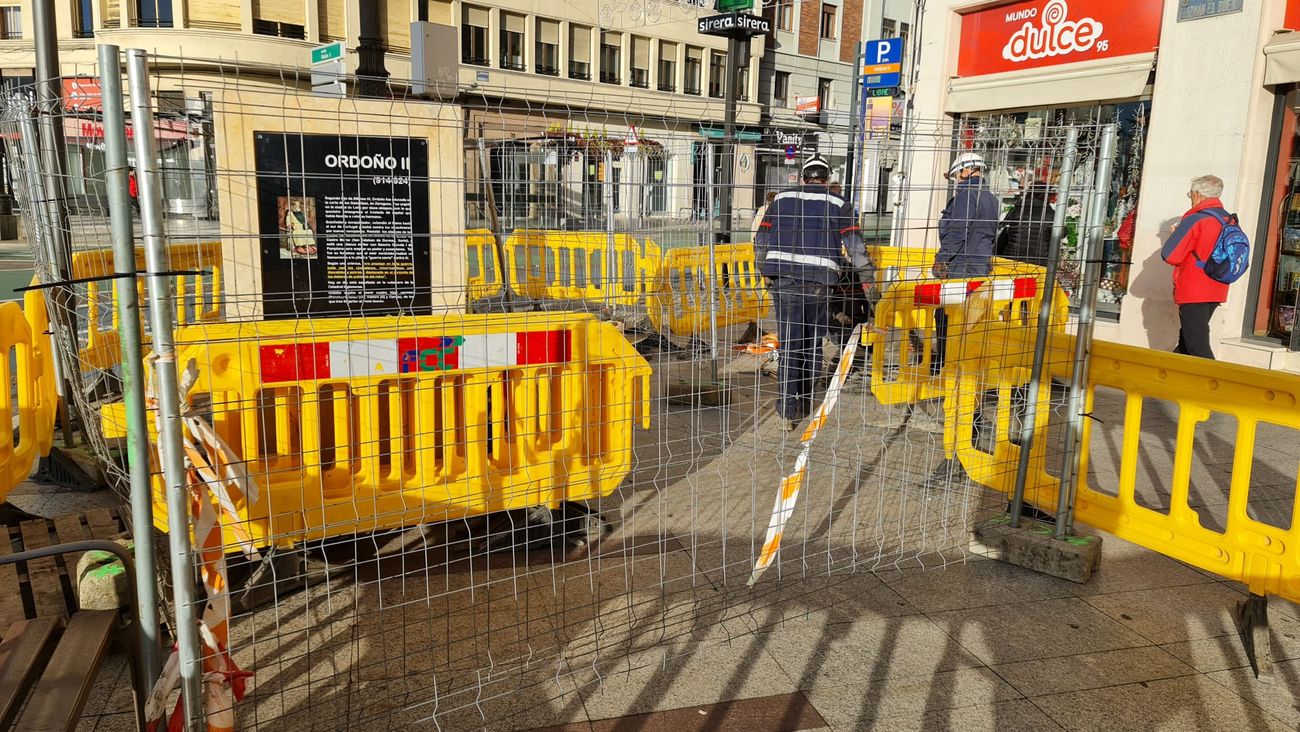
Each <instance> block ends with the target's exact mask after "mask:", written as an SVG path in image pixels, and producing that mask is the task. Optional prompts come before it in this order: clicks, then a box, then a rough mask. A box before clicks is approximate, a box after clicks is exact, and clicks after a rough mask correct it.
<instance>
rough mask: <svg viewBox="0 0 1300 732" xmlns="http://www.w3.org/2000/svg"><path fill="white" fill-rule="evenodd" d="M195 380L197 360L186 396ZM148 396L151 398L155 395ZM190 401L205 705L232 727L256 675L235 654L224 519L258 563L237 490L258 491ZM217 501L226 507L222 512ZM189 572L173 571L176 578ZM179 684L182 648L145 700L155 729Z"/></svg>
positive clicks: (190, 479)
mask: <svg viewBox="0 0 1300 732" xmlns="http://www.w3.org/2000/svg"><path fill="white" fill-rule="evenodd" d="M197 380H198V369H197V367H196V366H195V364H194V361H190V362H189V364H187V365H186V368H185V371H184V372H183V373H182V375H181V384H180V393H181V394H182V395H184V394H188V393H189V391H190V388H191V387H193V385H194V383H195V382H196V381H197ZM150 399H151V401H152V400H153V396H152V394H150ZM188 406H189V405H188V404H184V405H183V406H182V410H183V414H182V417H181V421H182V423H183V424H184V425H185V428H186V429H185V430H183V431H182V435H183V449H184V452H185V467H186V487H187V488H188V490H189V509H190V518H191V521H192V523H193V533H194V538H195V540H196V542H197V543H198V552H197V556H198V557H199V562H200V564H199V569H200V574H201V576H202V578H203V587H204V590H205V593H206V595H207V602H206V603H205V604H204V609H203V615H202V617H201V618H200V619H199V641H200V642H201V643H202V645H203V648H204V652H203V707H204V712H205V716H206V718H207V728H208V730H209V732H228V731H233V730H234V728H235V702H237V701H240V700H242V699H243V698H244V690H245V689H244V687H245V682H246V680H247V679H248V677H249V676H251V675H252V674H250V673H249V672H247V671H244V670H242V669H240V668H239V667H238V666H237V665H236V664H235V662H234V660H233V659H232V658H231V657H230V648H229V644H230V584H229V579H228V576H227V574H226V554H225V547H224V543H223V540H222V516H223V515H224V516H225V517H226V518H227V519H228V521H229V523H228V524H227V528H229V529H230V530H231V532H232V533H233V534H234V536H235V538H236V540H237V541H238V542H239V545H240V548H241V549H243V551H244V553H245V555H247V556H248V557H249V558H250V559H251V560H254V561H256V560H258V559H259V557H258V554H257V550H256V549H255V548H254V546H253V541H252V537H250V536H249V535H248V534H247V532H245V531H244V530H243V528H242V525H241V523H240V518H239V512H238V510H237V509H236V508H235V498H234V494H235V493H237V494H238V495H239V496H240V497H241V498H242V499H243V500H245V501H246V502H247V503H249V504H253V503H256V502H257V500H258V489H257V484H256V483H255V482H254V481H253V479H252V477H251V476H250V475H249V474H248V471H247V469H246V468H245V466H244V464H243V462H242V461H241V460H240V459H239V457H238V456H237V455H236V454H235V451H234V450H232V449H231V448H230V446H229V445H228V444H226V442H225V440H223V439H222V438H221V436H220V435H218V434H217V433H216V430H214V429H213V428H212V425H211V424H209V423H208V421H207V420H206V419H205V418H204V417H202V416H200V415H198V414H196V413H194V412H192V411H188ZM214 504H215V505H214ZM216 506H220V507H221V513H220V514H219V513H218V512H217V508H216ZM186 574H187V573H186V572H184V571H173V576H174V577H177V578H179V577H184V576H186ZM179 685H180V657H179V652H178V650H177V649H175V648H173V649H172V654H171V656H170V657H169V658H168V659H167V663H166V665H165V666H164V668H163V673H162V676H161V677H160V678H159V679H158V681H157V683H156V684H155V685H154V688H153V692H152V693H151V694H150V695H149V699H148V701H147V702H146V704H145V722H146V726H147V728H148V729H149V731H150V732H154V731H155V730H156V729H157V728H158V724H159V722H160V721H161V719H162V715H163V710H164V709H165V707H166V703H167V699H168V697H170V696H171V694H172V692H174V691H175V690H176V688H177V686H179ZM181 704H182V702H181V700H177V702H176V708H175V709H174V710H173V711H172V715H171V718H170V719H169V720H168V725H167V726H168V729H169V730H181V729H183V728H184V721H185V720H184V715H183V714H182V712H181Z"/></svg>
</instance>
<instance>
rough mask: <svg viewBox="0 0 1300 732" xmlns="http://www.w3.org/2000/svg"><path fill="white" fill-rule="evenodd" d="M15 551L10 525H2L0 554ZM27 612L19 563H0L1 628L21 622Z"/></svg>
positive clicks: (0, 530)
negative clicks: (19, 584)
mask: <svg viewBox="0 0 1300 732" xmlns="http://www.w3.org/2000/svg"><path fill="white" fill-rule="evenodd" d="M13 553H14V552H13V538H12V537H11V536H10V534H9V527H8V526H0V556H4V555H6V554H13ZM26 614H27V613H26V611H24V610H23V593H22V591H21V590H19V589H18V565H16V564H0V628H8V627H10V626H12V625H13V624H14V623H17V622H20V621H21V620H22V619H23V618H24V617H25V616H26ZM5 637H6V638H7V637H8V636H7V635H6V636H5Z"/></svg>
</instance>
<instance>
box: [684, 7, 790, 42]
mask: <svg viewBox="0 0 1300 732" xmlns="http://www.w3.org/2000/svg"><path fill="white" fill-rule="evenodd" d="M696 29H697V30H699V32H700V33H702V34H703V35H706V36H722V37H723V38H737V39H748V38H753V37H754V36H763V35H767V34H768V33H771V32H772V21H770V20H768V19H767V18H760V17H759V16H757V15H750V14H749V13H728V14H726V15H709V16H706V17H704V18H700V19H699V20H698V21H696Z"/></svg>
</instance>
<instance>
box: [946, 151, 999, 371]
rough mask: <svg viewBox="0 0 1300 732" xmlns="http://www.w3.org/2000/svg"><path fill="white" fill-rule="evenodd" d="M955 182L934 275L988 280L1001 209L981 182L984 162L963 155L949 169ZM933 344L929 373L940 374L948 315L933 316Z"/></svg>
mask: <svg viewBox="0 0 1300 732" xmlns="http://www.w3.org/2000/svg"><path fill="white" fill-rule="evenodd" d="M947 178H948V179H949V180H953V181H956V183H957V185H956V186H955V187H954V190H953V194H952V198H951V199H950V200H949V201H948V205H947V206H945V207H944V209H943V213H942V214H940V216H939V251H938V253H937V254H935V256H934V268H933V274H934V276H935V277H938V278H940V279H947V278H949V277H953V278H963V279H965V278H971V277H987V276H988V275H989V272H990V271H991V269H992V266H993V249H994V244H995V242H996V240H997V235H998V219H999V217H1000V215H1001V206H1000V205H999V204H998V199H997V197H996V196H994V195H993V194H992V193H991V192H990V191H989V187H988V184H986V183H985V182H984V158H982V157H980V156H979V155H978V154H976V153H973V152H967V153H962V154H961V155H958V156H957V159H956V160H954V161H953V163H952V166H951V167H950V168H949V169H948V175H947ZM934 330H935V344H934V354H933V356H932V358H931V359H930V373H931V374H933V375H935V376H938V375H939V374H941V373H943V365H944V361H945V360H946V358H947V351H948V314H947V313H945V312H944V310H943V308H939V309H938V310H936V311H935V312H934Z"/></svg>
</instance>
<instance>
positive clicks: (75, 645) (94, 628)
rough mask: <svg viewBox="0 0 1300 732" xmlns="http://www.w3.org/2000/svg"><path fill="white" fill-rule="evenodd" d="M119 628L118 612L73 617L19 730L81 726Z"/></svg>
mask: <svg viewBox="0 0 1300 732" xmlns="http://www.w3.org/2000/svg"><path fill="white" fill-rule="evenodd" d="M116 626H117V611H116V610H96V611H92V612H82V613H77V614H75V615H73V616H72V619H71V620H69V621H68V627H67V629H66V630H64V631H63V637H62V638H60V639H59V643H58V646H56V647H55V649H54V655H53V656H51V657H50V662H49V663H48V664H47V665H46V667H45V671H44V672H43V673H42V674H41V677H40V680H38V681H37V682H36V688H34V689H33V690H32V695H31V699H30V700H29V701H28V702H27V706H26V708H24V709H23V714H22V717H21V718H19V720H18V724H17V725H16V727H15V728H16V729H21V730H26V731H27V732H56V731H57V732H66V730H71V729H74V728H75V727H76V726H77V721H78V720H79V719H81V712H82V711H83V710H84V709H85V707H86V700H87V699H88V698H89V696H90V687H91V686H92V685H93V684H94V682H95V676H97V675H98V673H99V667H100V665H101V664H102V663H103V661H104V655H105V654H107V653H108V647H109V643H110V641H111V640H112V636H113V631H114V629H115V628H116Z"/></svg>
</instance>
